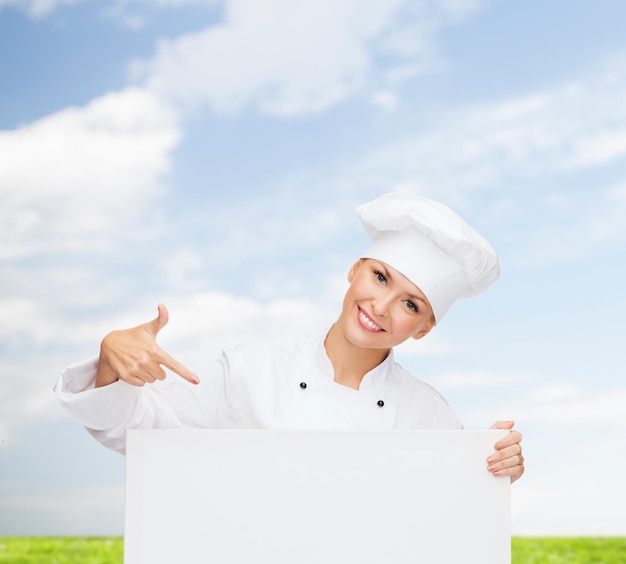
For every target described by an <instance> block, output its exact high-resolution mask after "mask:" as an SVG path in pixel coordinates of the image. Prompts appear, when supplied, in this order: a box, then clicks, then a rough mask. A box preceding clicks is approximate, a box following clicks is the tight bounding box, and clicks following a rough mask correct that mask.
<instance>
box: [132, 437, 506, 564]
mask: <svg viewBox="0 0 626 564" xmlns="http://www.w3.org/2000/svg"><path fill="white" fill-rule="evenodd" d="M505 434H506V431H495V430H492V431H383V432H380V431H369V432H367V431H362V432H361V431H359V432H350V431H340V432H334V431H310V432H307V431H284V432H281V431H260V430H257V431H244V430H231V431H224V430H221V431H212V430H168V431H129V432H128V434H127V453H126V522H125V539H124V562H125V564H173V563H178V562H181V563H185V564H195V563H203V564H204V563H209V562H210V563H218V564H231V563H232V564H235V563H236V564H247V563H267V564H369V563H371V564H405V563H406V564H408V563H411V564H415V563H418V562H419V563H425V564H456V563H463V564H507V563H510V558H511V556H510V497H509V495H510V482H509V479H508V478H495V477H493V476H492V475H491V474H490V473H489V472H488V471H487V470H486V461H485V459H486V458H487V456H488V455H489V454H490V453H491V452H492V451H493V444H494V443H495V442H496V441H497V440H498V439H499V438H500V437H502V436H504V435H505Z"/></svg>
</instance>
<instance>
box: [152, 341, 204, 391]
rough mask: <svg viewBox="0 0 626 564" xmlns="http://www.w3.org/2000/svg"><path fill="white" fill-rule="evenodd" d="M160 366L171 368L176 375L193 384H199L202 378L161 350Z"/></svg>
mask: <svg viewBox="0 0 626 564" xmlns="http://www.w3.org/2000/svg"><path fill="white" fill-rule="evenodd" d="M159 364H162V365H163V366H165V367H166V368H169V369H170V370H171V371H172V372H174V374H178V375H179V376H180V377H181V378H184V379H185V380H187V381H188V382H191V383H192V384H199V383H200V378H198V377H197V376H196V375H195V374H194V373H193V372H192V371H191V370H189V368H187V367H186V366H184V365H182V364H181V363H180V362H178V361H177V360H176V359H175V358H174V357H173V356H170V355H169V354H167V353H166V352H165V351H164V350H163V349H161V352H160V355H159Z"/></svg>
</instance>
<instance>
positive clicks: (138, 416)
mask: <svg viewBox="0 0 626 564" xmlns="http://www.w3.org/2000/svg"><path fill="white" fill-rule="evenodd" d="M97 362H98V361H97V359H91V360H88V361H85V362H82V363H79V364H75V365H72V366H69V367H67V368H66V369H65V370H63V372H62V373H61V375H60V377H59V379H58V381H57V384H56V386H55V391H56V392H57V394H58V396H59V399H60V402H61V404H62V405H63V406H64V407H65V408H67V409H68V410H69V411H70V412H71V413H72V415H73V416H74V417H75V418H76V419H77V420H78V421H79V422H80V423H82V425H84V426H85V427H86V428H87V430H88V431H89V432H90V433H91V434H92V435H93V436H94V437H95V438H96V439H97V440H98V441H99V442H100V443H102V444H103V445H104V446H106V447H108V448H111V449H113V450H116V451H118V452H121V453H123V452H124V447H125V433H126V430H127V429H171V428H227V429H335V430H341V429H346V430H354V429H372V430H374V429H378V430H382V429H460V428H461V423H460V421H459V419H458V418H457V416H456V414H455V413H454V412H453V411H452V409H451V408H450V406H449V405H448V403H447V402H446V401H445V399H443V397H442V396H441V395H439V393H438V392H437V391H436V390H434V389H433V388H432V387H431V386H429V385H428V384H426V383H425V382H422V381H421V380H418V379H417V378H415V377H414V376H412V375H411V374H409V373H408V372H406V371H405V370H404V369H403V368H402V367H401V366H400V365H399V364H397V363H396V362H395V361H394V358H393V351H390V353H389V355H388V356H387V358H386V359H385V360H384V361H383V362H382V363H381V364H379V365H378V366H376V367H375V368H374V369H372V370H370V371H369V372H368V373H367V374H365V376H364V378H363V380H362V382H361V385H360V388H359V389H358V390H354V389H352V388H348V387H346V386H343V385H341V384H337V383H336V382H335V381H334V372H333V367H332V364H331V362H330V359H329V358H328V356H327V355H326V351H325V348H324V344H323V339H318V340H316V341H306V342H297V343H292V344H279V343H268V342H243V343H239V344H236V345H234V346H231V347H228V348H226V349H224V351H223V352H222V354H221V356H220V357H219V358H217V359H216V360H215V361H213V362H212V363H211V365H210V366H209V368H208V370H207V372H206V373H201V374H198V376H199V377H200V380H201V382H200V384H197V385H194V384H190V383H189V382H187V381H186V380H184V379H182V378H179V377H176V376H171V377H168V378H167V379H166V380H165V381H164V382H156V383H154V384H149V385H146V386H142V387H140V386H133V385H130V384H127V383H126V382H123V381H118V382H115V383H113V384H110V385H108V386H103V387H100V388H95V387H94V384H95V375H96V368H97Z"/></svg>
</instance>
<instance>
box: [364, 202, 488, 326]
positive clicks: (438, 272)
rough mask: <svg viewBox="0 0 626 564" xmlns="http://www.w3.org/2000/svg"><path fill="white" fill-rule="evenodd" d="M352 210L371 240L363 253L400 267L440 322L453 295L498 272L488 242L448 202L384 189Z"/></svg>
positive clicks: (478, 287)
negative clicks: (383, 192) (381, 193)
mask: <svg viewBox="0 0 626 564" xmlns="http://www.w3.org/2000/svg"><path fill="white" fill-rule="evenodd" d="M357 213H358V215H359V217H360V218H361V221H362V222H363V225H364V227H365V231H366V232H367V235H368V236H369V237H370V238H371V239H373V243H372V245H371V246H370V247H369V249H367V251H366V252H365V254H364V255H362V256H363V258H371V259H376V260H380V261H381V262H384V263H386V264H388V265H389V266H391V267H392V268H394V269H396V270H397V271H398V272H401V273H402V274H403V275H404V276H405V277H406V278H408V279H409V280H410V281H411V282H413V284H415V285H416V286H417V287H418V288H419V289H420V290H421V291H422V292H423V293H424V295H425V296H426V297H427V298H428V301H429V302H430V305H431V307H432V309H433V313H434V315H435V320H436V322H439V321H440V320H441V318H442V317H443V316H444V314H445V313H446V311H448V309H449V308H450V306H451V305H452V304H453V303H454V302H455V301H456V299H457V298H465V297H470V296H475V295H477V294H479V293H480V292H482V291H483V290H485V289H486V288H487V287H488V286H489V285H490V284H491V283H492V282H493V281H494V280H496V279H497V278H498V277H499V276H500V261H499V260H498V257H497V255H496V253H495V251H494V250H493V248H492V247H491V245H489V243H487V241H485V239H483V237H482V236H481V235H479V234H478V233H477V232H476V230H475V229H474V228H472V227H470V226H469V225H468V224H467V223H466V222H465V221H464V220H463V219H461V218H460V217H459V216H458V215H457V214H456V213H455V212H453V211H452V210H451V209H450V208H448V207H447V206H444V205H443V204H440V203H438V202H435V201H433V200H428V199H426V198H422V197H421V196H414V195H407V194H398V193H394V194H385V195H384V196H381V197H380V198H378V199H376V200H374V201H372V202H369V203H367V204H364V205H362V206H359V207H358V208H357Z"/></svg>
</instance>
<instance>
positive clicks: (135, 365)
mask: <svg viewBox="0 0 626 564" xmlns="http://www.w3.org/2000/svg"><path fill="white" fill-rule="evenodd" d="M158 312H159V313H158V315H157V317H156V318H155V319H153V320H152V321H148V322H147V323H142V324H141V325H137V327H132V328H131V329H122V330H118V331H112V332H111V333H109V334H108V335H107V336H106V337H105V338H104V339H103V340H102V343H101V345H100V358H99V361H98V370H97V372H96V388H98V387H100V386H106V385H108V384H112V383H113V382H117V381H118V380H123V381H124V382H127V383H128V384H132V385H133V386H143V385H144V384H146V383H152V382H154V381H156V380H163V379H165V376H166V373H165V370H163V366H165V367H166V368H169V369H170V370H171V371H172V372H174V373H175V374H178V375H179V376H180V377H181V378H184V379H185V380H188V381H189V382H191V383H192V384H198V383H199V382H200V380H199V378H198V377H197V376H196V375H195V374H194V373H193V372H192V371H191V370H189V369H188V368H186V367H185V366H183V365H182V364H181V363H180V362H178V361H177V360H176V359H175V358H173V357H171V356H170V355H169V354H167V353H166V352H165V351H164V350H163V349H162V348H161V347H159V345H157V342H156V338H157V335H158V334H159V331H160V330H161V329H163V327H165V325H167V322H168V321H169V313H168V311H167V308H166V307H165V306H164V305H163V304H159V307H158Z"/></svg>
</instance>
